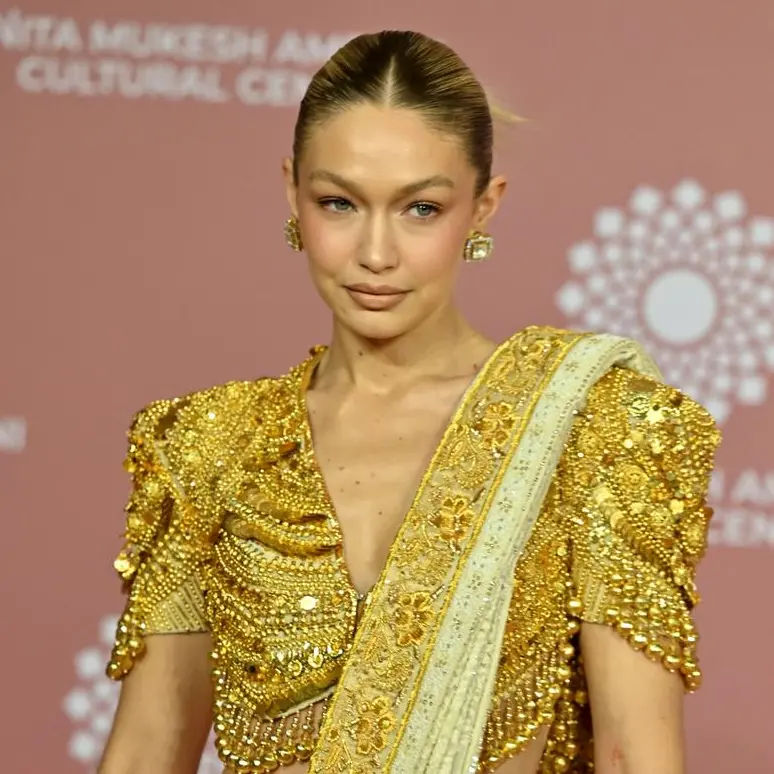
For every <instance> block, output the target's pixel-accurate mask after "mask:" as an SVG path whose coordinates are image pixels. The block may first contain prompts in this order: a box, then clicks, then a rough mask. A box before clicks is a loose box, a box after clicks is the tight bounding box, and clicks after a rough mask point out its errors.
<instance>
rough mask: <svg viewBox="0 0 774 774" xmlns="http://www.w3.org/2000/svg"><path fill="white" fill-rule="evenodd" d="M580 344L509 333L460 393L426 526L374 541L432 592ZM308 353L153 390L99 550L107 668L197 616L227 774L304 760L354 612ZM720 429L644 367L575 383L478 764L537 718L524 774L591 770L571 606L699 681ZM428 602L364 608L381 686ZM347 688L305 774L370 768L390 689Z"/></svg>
mask: <svg viewBox="0 0 774 774" xmlns="http://www.w3.org/2000/svg"><path fill="white" fill-rule="evenodd" d="M576 339H577V334H573V333H570V332H564V331H556V330H553V329H546V328H529V329H527V330H525V331H523V332H521V333H519V334H516V335H515V336H514V337H512V338H511V339H510V340H509V341H508V342H506V343H505V344H504V345H502V346H501V347H500V348H499V349H498V352H497V353H496V354H495V355H494V356H493V358H492V360H491V361H490V363H489V364H488V366H487V369H486V373H485V374H482V375H481V377H480V378H479V379H478V380H477V383H474V385H473V386H472V387H471V389H470V390H469V391H468V393H467V395H466V396H465V399H464V401H463V405H461V407H460V409H459V411H458V413H457V416H456V417H455V420H454V421H453V422H452V424H451V425H450V427H449V429H448V430H447V435H446V437H445V440H444V442H443V443H442V446H441V447H439V452H438V453H437V454H436V457H435V459H434V461H433V463H432V464H431V466H430V468H429V470H428V474H427V476H426V479H427V480H426V482H425V483H424V484H423V487H424V489H423V490H422V492H421V494H422V495H423V498H422V499H421V502H420V503H419V506H418V507H417V508H416V509H414V510H415V513H414V515H413V516H412V518H414V519H415V520H416V521H415V526H416V528H417V532H416V535H418V536H420V537H421V538H422V539H413V540H412V541H411V542H408V543H406V544H403V545H401V546H400V554H399V557H396V556H395V552H396V551H397V547H396V546H394V547H393V548H394V550H393V551H391V557H392V560H393V561H397V560H398V559H399V561H400V563H401V564H402V565H404V566H409V567H411V570H412V573H414V574H415V575H416V577H417V578H418V579H420V580H423V579H424V581H426V582H427V583H426V585H427V588H428V589H429V588H432V585H433V582H440V579H439V578H436V577H435V576H436V575H438V572H439V569H438V566H439V565H438V558H439V557H440V556H442V555H441V554H439V553H436V554H434V553H433V550H430V548H429V547H432V546H436V547H438V550H439V551H440V550H443V551H445V552H447V553H446V554H444V555H448V556H449V557H453V556H454V552H455V551H456V550H457V546H458V541H459V539H460V536H461V535H462V534H463V532H464V531H465V530H466V529H467V527H468V526H469V524H470V523H471V521H472V519H473V514H474V511H475V510H476V508H478V507H480V503H479V501H478V500H477V499H476V498H477V496H480V492H481V491H483V488H484V486H485V483H486V481H487V480H488V478H489V477H490V475H491V474H492V471H493V469H494V467H495V465H496V463H497V461H498V458H499V455H502V454H503V452H504V444H506V443H507V442H508V439H509V438H510V437H511V431H512V429H513V427H514V425H515V424H516V423H517V422H518V417H519V414H520V412H523V410H524V407H525V406H526V405H528V404H529V402H530V401H531V400H533V399H534V396H535V394H536V391H539V389H541V385H542V384H543V383H544V382H543V381H541V379H542V378H543V377H544V376H545V375H546V373H547V372H548V370H550V368H551V363H552V362H553V360H552V358H555V357H556V356H557V354H558V353H560V352H561V351H562V348H565V347H568V346H570V344H571V343H572V342H574V341H575V340H576ZM319 354H320V350H316V351H314V352H313V354H312V355H311V357H310V358H308V359H307V360H306V361H305V362H304V363H302V364H301V365H300V366H298V367H297V368H295V369H293V370H292V371H291V372H290V373H289V374H288V375H287V376H284V377H281V378H278V379H262V380H259V381H256V382H245V383H231V384H227V385H223V386H219V387H215V388H213V389H211V390H207V391H204V392H200V393H195V394H193V395H190V396H188V397H186V398H181V399H176V400H172V401H159V402H157V403H154V404H151V405H150V406H149V407H147V408H146V409H145V410H143V411H142V412H140V413H139V414H138V415H137V416H136V418H135V421H134V424H133V426H132V428H131V430H130V433H129V452H128V456H127V468H128V470H129V472H130V473H131V474H132V476H133V480H134V489H133V493H132V495H131V498H130V501H129V504H128V506H127V526H126V545H125V547H124V549H123V550H122V552H121V554H120V555H119V557H118V559H117V560H116V562H115V566H116V569H117V571H118V572H119V573H120V574H121V576H122V577H123V578H124V580H125V582H126V584H127V589H128V600H127V606H126V610H125V612H124V615H123V617H122V619H121V621H120V623H119V629H118V633H117V639H116V645H115V648H114V651H113V655H112V658H111V662H110V664H109V666H108V673H109V675H110V676H111V677H113V678H114V679H121V678H122V677H123V676H125V675H126V674H127V673H128V672H129V671H130V670H131V668H132V666H133V665H134V663H135V662H136V660H137V659H138V658H140V657H141V655H142V652H143V648H144V638H145V637H146V636H148V635H151V634H153V633H160V632H185V631H202V630H209V631H211V632H212V635H213V640H214V652H213V663H214V671H213V674H214V681H215V697H216V698H215V706H214V708H213V712H214V723H215V729H216V734H217V739H218V741H217V744H218V750H219V754H220V756H221V759H222V760H223V761H224V763H225V764H227V765H228V766H229V767H230V768H231V769H233V770H234V771H237V772H244V774H255V773H257V772H263V771H271V770H273V769H274V768H275V767H276V766H277V765H278V764H279V765H282V764H288V763H292V762H294V761H303V760H307V759H309V758H310V757H311V755H312V753H313V752H314V750H315V745H316V738H317V734H318V731H319V728H320V724H321V721H322V715H321V712H320V709H321V707H325V706H326V705H327V704H328V703H329V702H330V696H331V694H332V693H333V692H334V691H335V690H336V688H337V685H338V683H339V679H340V678H341V674H342V669H343V667H344V665H345V663H346V662H347V657H348V655H349V653H350V651H351V648H352V643H353V639H354V637H355V633H356V629H357V627H358V621H359V617H360V612H362V609H363V606H362V605H359V600H358V596H357V594H356V592H355V590H354V588H353V587H352V584H351V583H350V580H349V575H348V572H347V568H346V566H345V564H344V560H343V554H342V546H341V533H340V530H339V527H338V524H337V522H336V518H335V514H334V513H333V510H332V507H331V504H330V502H329V500H328V497H327V495H326V490H325V486H324V482H323V481H322V478H321V475H320V472H319V468H318V467H317V465H316V463H315V460H314V455H313V451H312V447H311V442H310V441H311V439H310V432H309V426H308V422H307V417H306V415H305V410H304V408H303V400H302V397H303V390H304V389H305V386H306V383H307V380H308V379H309V377H310V375H311V373H312V369H313V367H314V365H315V363H316V360H317V359H318V357H319ZM718 440H719V437H718V434H717V431H716V429H715V427H714V424H713V422H712V420H711V418H710V417H709V415H708V414H707V413H706V412H705V411H704V409H703V408H701V407H700V406H699V405H698V404H696V403H694V402H693V401H691V400H690V399H688V398H686V397H684V396H683V395H682V394H681V393H679V392H678V391H676V390H674V389H672V388H670V387H667V386H664V385H662V384H660V383H658V382H656V381H654V380H652V379H648V378H645V377H643V376H641V375H639V374H636V373H634V372H632V371H628V370H625V369H621V368H614V369H612V370H611V371H610V372H609V373H608V374H607V375H605V376H604V377H603V378H602V379H601V380H600V381H599V382H598V383H597V384H596V385H595V386H594V387H593V388H592V389H591V391H590V392H589V394H588V400H587V402H586V406H585V408H584V409H583V410H582V411H581V412H580V413H579V414H578V416H577V417H576V419H575V422H574V426H573V429H572V432H571V434H570V436H569V438H568V439H567V442H566V448H565V451H564V453H563V454H562V457H561V460H560V462H559V464H558V466H557V467H556V469H555V471H554V474H553V478H552V483H551V486H550V488H549V491H548V494H547V495H546V497H545V499H544V501H543V505H542V508H541V510H540V514H539V516H538V518H537V521H536V523H535V524H534V527H533V528H532V530H531V534H530V535H529V538H528V540H527V541H526V545H525V546H524V549H523V552H522V554H521V556H520V558H519V561H518V563H517V565H516V570H515V572H514V577H513V591H512V595H511V603H510V607H509V609H508V622H507V625H506V631H505V638H504V641H503V644H502V649H501V652H500V661H499V666H498V669H497V675H496V679H495V684H494V687H493V692H492V702H491V711H490V714H489V719H488V722H487V726H486V733H485V737H484V742H483V746H482V750H481V754H480V756H479V758H480V763H479V769H480V770H481V771H488V770H492V769H494V768H495V767H496V765H497V764H498V763H500V762H501V761H503V760H504V759H506V758H508V757H510V756H512V755H514V754H516V753H517V752H518V751H520V750H521V749H523V748H524V747H525V746H526V744H527V743H528V742H529V741H530V740H531V739H533V738H534V737H535V736H536V734H537V733H538V731H539V729H540V728H541V726H549V727H550V730H549V735H548V741H547V744H546V750H545V753H544V756H543V760H542V761H541V771H545V772H562V771H569V772H584V771H590V770H591V759H592V749H591V744H592V738H591V726H590V716H589V708H588V701H587V697H586V690H585V679H584V675H583V669H582V663H581V659H580V657H579V654H578V650H577V634H578V631H579V628H580V623H581V622H582V621H589V622H593V623H599V624H605V625H610V626H613V627H614V628H615V629H616V630H617V631H618V632H619V633H620V634H621V636H622V637H624V638H625V639H626V640H627V641H628V642H629V643H631V645H632V647H635V648H637V649H639V650H642V651H643V652H644V653H645V654H646V655H647V656H648V657H650V658H652V659H654V660H657V661H659V662H660V663H661V664H663V666H664V668H666V669H669V670H671V671H675V672H679V673H680V674H681V675H682V677H683V680H684V683H685V686H686V688H687V689H688V690H694V689H695V688H697V687H698V684H699V680H700V672H699V669H698V666H697V662H696V639H697V635H696V632H695V628H694V625H693V622H692V618H691V610H692V608H693V606H694V605H695V604H696V602H697V601H698V595H697V592H696V588H695V583H694V578H695V569H696V564H697V562H698V560H699V559H700V557H701V555H702V553H703V551H704V548H705V542H706V528H707V520H708V518H709V515H710V512H709V510H708V509H707V508H706V506H705V503H704V496H705V492H706V489H707V485H708V478H709V474H710V471H711V465H712V458H713V453H714V449H715V446H716V445H717V442H718ZM452 479H453V481H454V487H451V486H449V484H448V482H449V481H451V480H452ZM477 492H478V493H479V495H477ZM420 506H421V507H420ZM407 518H408V517H407ZM388 564H389V560H388ZM420 585H421V584H420ZM366 604H367V603H366ZM433 604H434V601H433V598H432V594H430V593H424V592H422V591H421V589H420V586H418V587H417V590H415V591H413V592H412V593H407V594H403V595H400V596H399V597H398V598H395V599H394V600H391V604H390V605H389V607H385V609H384V611H381V610H377V611H373V610H372V611H370V612H371V613H372V614H373V615H372V616H371V619H370V622H369V627H370V629H369V632H371V636H369V639H368V648H367V650H366V654H367V655H368V657H369V658H370V659H372V664H373V668H374V669H375V670H377V671H378V670H379V669H380V667H383V668H389V674H390V682H391V683H394V684H395V686H396V690H397V691H399V686H400V684H401V680H402V679H404V678H405V677H406V676H407V675H408V674H409V672H410V671H411V670H412V669H413V668H414V663H413V658H414V654H415V649H416V646H417V645H418V644H419V643H420V641H421V640H422V639H423V638H424V637H425V635H426V632H427V630H428V628H429V627H430V626H431V622H432V620H433V619H434V616H435V610H434V608H433ZM380 632H381V634H380ZM362 653H363V651H362V650H361V658H362V657H363V656H362ZM356 699H357V700H356V701H354V702H353V703H352V705H351V708H349V707H348V708H347V709H346V713H345V714H344V715H342V718H343V720H341V722H338V721H339V720H340V719H339V717H338V716H336V719H337V725H336V727H335V728H334V729H333V733H334V734H341V735H344V736H346V737H347V739H348V744H347V745H342V746H341V751H344V752H341V751H340V752H339V753H337V754H336V756H333V757H331V758H330V759H329V760H326V761H325V762H324V768H322V769H320V770H324V771H326V772H328V771H330V772H361V774H362V773H364V772H368V771H378V770H379V768H378V766H379V760H380V754H381V753H383V751H384V750H385V748H386V746H387V745H388V744H389V739H390V735H391V734H392V733H393V731H394V729H395V724H396V718H395V715H394V712H393V706H392V704H391V702H390V700H389V698H388V697H387V696H386V695H368V696H366V695H364V696H360V697H356ZM345 753H346V754H345ZM321 765H322V764H321Z"/></svg>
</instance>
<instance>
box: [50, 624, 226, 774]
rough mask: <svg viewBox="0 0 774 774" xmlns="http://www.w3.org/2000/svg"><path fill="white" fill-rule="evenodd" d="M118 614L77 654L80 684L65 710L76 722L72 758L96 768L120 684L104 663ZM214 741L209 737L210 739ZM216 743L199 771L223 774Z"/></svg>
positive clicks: (70, 697)
mask: <svg viewBox="0 0 774 774" xmlns="http://www.w3.org/2000/svg"><path fill="white" fill-rule="evenodd" d="M117 620H118V616H106V617H105V618H103V619H102V621H101V622H100V625H99V643H98V644H97V645H94V646H93V647H90V648H86V649H85V650H82V651H80V653H78V654H76V656H75V672H76V675H77V678H78V684H77V685H76V686H75V688H73V689H72V690H71V691H70V693H68V694H67V696H66V697H65V700H64V704H63V709H64V713H65V715H67V717H68V718H69V719H70V720H71V721H72V723H73V732H72V734H71V736H70V744H69V753H70V757H71V758H73V759H74V760H76V761H80V762H81V763H83V764H84V766H85V767H86V768H87V770H88V771H94V770H95V769H96V766H97V763H98V762H99V759H100V756H101V755H102V750H103V749H104V747H105V742H106V741H107V735H108V733H109V732H110V727H111V725H112V723H113V715H114V714H115V710H116V704H117V703H118V693H119V686H118V684H117V683H115V682H113V681H112V680H110V679H109V678H108V677H106V676H105V665H106V664H107V662H108V659H109V658H110V649H111V647H112V645H113V637H114V634H115V631H116V623H117ZM213 741H214V740H213V739H212V737H211V738H210V742H213ZM222 770H223V766H222V764H221V763H219V761H218V757H217V755H216V753H215V749H214V746H213V744H211V743H208V745H207V748H206V750H205V752H204V755H203V756H202V761H201V764H200V766H199V772H198V774H220V772H221V771H222Z"/></svg>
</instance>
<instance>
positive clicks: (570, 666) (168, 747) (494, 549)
mask: <svg viewBox="0 0 774 774" xmlns="http://www.w3.org/2000/svg"><path fill="white" fill-rule="evenodd" d="M491 163H492V118H491V111H490V108H489V106H488V104H487V101H486V97H485V95H484V92H483V90H482V88H481V86H480V85H479V83H478V82H477V80H476V79H475V77H474V76H473V75H472V73H471V72H470V70H469V69H468V68H467V67H466V66H465V65H464V64H463V63H462V62H461V61H460V59H459V58H458V57H457V56H456V55H455V54H454V53H453V52H452V51H451V50H450V49H448V48H447V47H446V46H444V45H442V44H440V43H438V42H435V41H433V40H431V39H428V38H426V37H424V36H422V35H419V34H416V33H408V32H384V33H380V34H376V35H364V36H361V37H359V38H357V39H355V40H353V41H351V42H350V43H348V44H347V45H346V46H344V48H342V49H341V50H340V51H339V52H338V53H337V54H335V55H334V57H333V58H332V59H331V60H330V61H329V62H328V63H327V64H326V65H325V66H324V67H323V68H322V69H321V70H320V71H319V72H318V73H317V75H316V76H315V77H314V79H313V80H312V82H311V84H310V86H309V89H308V91H307V94H306V96H305V98H304V100H303V102H302V105H301V109H300V113H299V116H298V122H297V125H296V132H295V142H294V147H293V158H292V159H289V160H287V161H286V162H285V166H284V171H285V178H286V182H287V192H288V201H289V204H290V210H291V214H292V216H291V218H290V219H289V220H288V222H287V224H286V237H287V241H288V243H289V245H290V246H291V248H293V249H294V250H296V251H301V250H305V252H306V254H307V256H308V260H309V266H310V271H311V275H312V279H313V281H314V283H315V285H316V287H317V289H318V291H319V293H320V295H321V296H322V298H323V300H324V301H325V302H326V303H327V304H328V306H329V307H330V308H331V311H332V312H333V317H334V330H333V338H332V342H331V344H330V346H329V347H318V348H315V349H314V350H313V351H312V353H311V355H310V356H309V357H308V358H307V359H306V360H304V362H302V363H301V364H300V365H299V366H298V367H296V368H295V369H293V370H292V371H291V372H290V373H289V374H287V375H285V376H282V377H280V378H266V379H260V380H258V381H256V382H249V383H231V384H226V385H223V386H219V387H214V388H212V389H210V390H206V391H204V392H200V393H195V394H192V395H189V396H187V397H184V398H180V399H176V400H171V401H159V402H157V403H154V404H152V405H150V406H149V407H147V408H146V409H145V410H143V411H142V412H140V413H139V414H138V415H137V416H136V418H135V422H134V425H133V427H132V429H131V432H130V446H129V455H128V468H129V470H130V472H131V473H132V474H133V476H134V484H135V488H134V493H133V495H132V498H131V501H130V503H129V506H128V509H127V510H128V522H127V545H126V547H125V549H124V551H123V552H122V553H121V555H120V556H119V558H118V559H117V561H116V569H117V570H118V571H119V572H120V574H121V575H122V576H123V578H124V579H125V581H126V582H127V587H128V602H127V607H126V611H125V614H124V616H123V618H122V620H121V622H120V624H119V630H118V636H117V642H116V646H115V649H114V652H113V657H112V660H111V662H110V665H109V668H108V672H109V674H110V675H111V676H112V677H113V678H115V679H123V681H124V682H123V689H122V694H121V700H120V704H119V709H118V713H117V717H116V721H115V726H114V729H113V733H112V735H111V739H110V741H109V744H108V748H107V750H106V753H105V757H104V761H103V763H102V767H101V772H102V773H103V774H124V773H125V772H127V773H128V772H133V773H136V772H159V774H178V773H180V774H183V773H186V774H187V773H188V772H194V771H195V770H196V767H197V761H198V759H199V756H200V754H201V750H202V746H203V744H204V742H205V738H206V736H207V733H208V730H209V726H210V711H211V708H214V709H213V711H214V719H215V731H216V734H217V745H218V751H219V754H220V757H221V759H222V760H223V762H224V765H225V766H226V769H225V770H226V771H229V772H264V771H273V770H275V769H277V768H278V767H282V768H281V771H282V773H283V774H296V773H298V772H314V773H323V772H324V773H325V774H329V773H330V772H352V773H354V772H358V773H364V772H377V771H384V772H387V771H389V772H395V773H396V774H397V773H400V774H403V773H404V772H407V773H408V772H412V773H413V772H428V773H431V772H432V773H437V772H453V773H454V774H458V773H459V774H462V772H473V771H477V770H478V771H493V770H497V771H498V772H499V773H500V774H525V773H527V772H529V773H530V774H531V773H532V772H538V771H539V772H567V771H572V772H586V771H591V770H592V768H593V769H594V770H595V771H597V772H599V773H600V774H612V773H613V772H626V774H678V772H682V771H684V768H683V766H684V764H683V742H682V695H683V691H684V689H688V690H693V689H695V688H696V687H697V686H698V683H699V677H700V673H699V671H698V667H697V664H696V632H695V629H694V626H693V623H692V620H691V609H692V607H693V606H694V605H695V603H696V602H697V594H696V589H695V586H694V576H695V569H696V564H697V562H698V560H699V558H700V557H701V555H702V553H703V551H704V547H705V534H706V526H707V518H708V515H709V510H708V509H706V508H705V505H704V495H705V492H706V489H707V483H708V476H709V473H710V468H711V463H712V458H713V454H714V450H715V447H716V445H717V442H718V433H717V431H716V430H715V428H714V425H713V423H712V420H711V419H710V417H709V415H708V414H707V413H706V412H705V411H704V410H703V409H702V408H701V407H700V406H698V405H697V404H696V403H694V402H693V401H691V400H690V399H689V398H687V397H684V396H683V395H682V394H680V393H679V392H678V391H677V390H675V389H673V388H671V387H667V386H665V385H663V384H661V383H660V382H659V381H658V373H657V371H656V368H655V366H654V365H653V364H652V363H651V361H650V360H649V359H648V357H647V356H646V355H645V354H644V353H643V352H642V351H641V350H640V349H639V348H638V347H637V345H635V344H634V343H632V342H629V341H626V340H621V339H617V338H615V337H611V336H591V335H587V334H578V333H573V332H569V331H559V330H554V329H549V328H537V327H533V328H528V329H527V330H524V331H520V332H518V333H516V334H515V335H514V336H512V337H511V338H510V339H508V340H507V341H505V342H504V343H502V344H499V345H495V344H494V343H493V342H491V341H490V340H488V339H487V338H486V337H485V336H483V335H482V334H481V333H479V332H477V331H475V330H473V329H472V328H471V327H470V325H468V324H467V323H466V322H465V321H464V319H463V318H462V316H461V315H460V313H459V312H458V311H457V309H456V308H455V306H454V303H453V300H452V293H453V289H454V285H455V281H456V278H457V272H458V269H459V267H460V263H461V261H462V260H463V259H464V260H469V261H476V260H481V259H483V258H486V257H488V256H489V254H490V253H491V250H492V240H491V238H490V237H489V236H488V235H487V231H486V229H487V224H488V223H489V222H490V220H491V218H492V217H493V216H494V214H495V211H496V210H497V207H498V204H499V203H500V200H501V198H502V195H503V192H504V189H505V181H504V180H503V178H501V177H497V176H494V177H493V176H492V174H491ZM163 634H165V635H166V636H161V635H163ZM592 719H593V726H594V739H593V745H592V736H591V721H592Z"/></svg>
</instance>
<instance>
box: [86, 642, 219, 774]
mask: <svg viewBox="0 0 774 774" xmlns="http://www.w3.org/2000/svg"><path fill="white" fill-rule="evenodd" d="M211 647H212V645H211V638H210V635H209V634H208V633H204V632H199V633H191V634H158V635H155V636H150V637H148V638H147V639H146V652H145V653H144V654H143V657H142V658H141V659H140V660H139V661H138V662H137V664H136V665H135V666H134V668H133V669H132V671H131V673H130V674H128V675H127V676H126V677H125V678H124V680H123V682H122V687H121V698H120V700H119V703H118V711H117V712H116V717H115V721H114V724H113V729H112V731H111V734H110V738H109V739H108V743H107V747H106V749H105V753H104V756H103V758H102V762H101V764H100V766H99V769H98V774H195V772H196V770H197V769H198V767H199V759H200V758H201V754H202V749H203V747H204V744H205V742H206V741H207V736H208V733H209V728H210V725H211V722H212V714H211V713H212V687H211V677H210V671H211V665H210V661H209V652H210V649H211Z"/></svg>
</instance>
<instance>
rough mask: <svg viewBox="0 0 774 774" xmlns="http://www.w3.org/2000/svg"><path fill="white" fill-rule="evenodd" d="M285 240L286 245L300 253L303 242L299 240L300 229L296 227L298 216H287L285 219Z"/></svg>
mask: <svg viewBox="0 0 774 774" xmlns="http://www.w3.org/2000/svg"><path fill="white" fill-rule="evenodd" d="M285 241H286V242H287V244H288V247H289V248H290V249H291V250H293V251H294V252H296V253H300V252H301V251H302V250H303V249H304V243H303V242H302V241H301V229H300V228H299V227H298V218H297V217H296V216H295V215H293V217H291V218H288V219H287V220H286V221H285Z"/></svg>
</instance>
